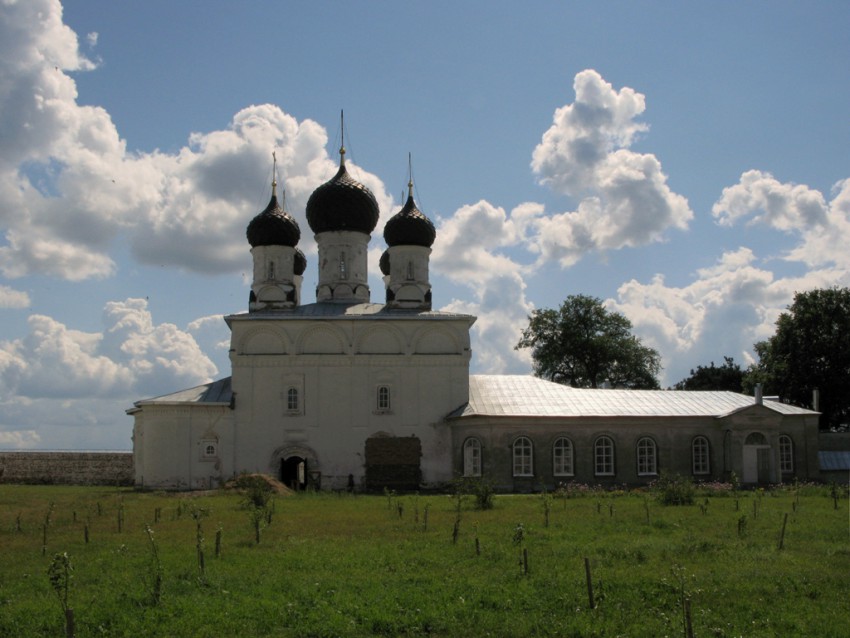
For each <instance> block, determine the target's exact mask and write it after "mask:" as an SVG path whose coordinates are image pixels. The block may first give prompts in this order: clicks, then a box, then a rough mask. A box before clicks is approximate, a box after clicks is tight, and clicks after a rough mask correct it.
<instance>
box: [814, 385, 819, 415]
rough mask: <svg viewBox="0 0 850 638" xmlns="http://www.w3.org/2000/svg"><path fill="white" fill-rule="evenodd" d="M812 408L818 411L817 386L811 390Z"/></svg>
mask: <svg viewBox="0 0 850 638" xmlns="http://www.w3.org/2000/svg"><path fill="white" fill-rule="evenodd" d="M812 410H814V411H815V412H820V390H818V389H817V388H815V389H814V390H812Z"/></svg>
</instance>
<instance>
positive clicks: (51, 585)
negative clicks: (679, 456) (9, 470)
mask: <svg viewBox="0 0 850 638" xmlns="http://www.w3.org/2000/svg"><path fill="white" fill-rule="evenodd" d="M243 501H244V496H242V495H239V494H236V493H232V492H228V493H225V492H220V493H207V494H203V495H190V494H162V493H153V492H136V491H132V490H127V489H115V488H79V487H48V486H44V487H39V486H8V485H5V486H0V636H3V637H6V636H9V637H27V636H64V635H65V631H66V629H65V616H64V614H63V607H62V601H63V598H65V596H66V594H67V606H68V607H70V608H72V609H73V614H74V620H75V629H76V635H77V636H78V637H87V636H133V637H138V636H210V637H221V636H299V637H302V636H304V637H306V636H371V635H382V636H420V635H434V636H465V637H467V638H471V637H474V636H633V637H640V636H651V637H653V638H657V637H660V636H685V637H686V636H688V635H689V634H688V627H687V624H688V622H687V620H688V619H687V617H686V613H685V611H684V610H685V608H686V606H689V608H690V624H691V626H692V630H691V632H692V633H691V635H694V636H697V637H699V638H702V637H708V636H783V637H789V636H817V637H821V638H823V637H829V636H834V637H839V636H842V637H846V636H850V603H848V591H850V527H848V503H847V497H846V494H845V495H843V496H842V498H841V500H840V501H838V502H837V509H836V508H835V504H834V501H833V498H831V497H830V495H829V491H828V489H826V488H822V487H820V488H818V487H805V488H799V489H796V490H795V489H786V490H782V491H772V492H743V493H736V494H734V495H725V496H708V497H705V496H702V495H700V496H698V498H697V501H696V503H695V504H694V505H689V506H662V505H660V504H659V503H658V502H657V501H656V500H654V498H653V496H652V495H651V494H646V493H635V492H630V493H590V494H585V495H581V496H573V497H571V498H561V497H558V496H551V495H550V496H542V495H528V496H506V495H500V496H497V497H496V500H495V507H494V508H493V509H491V510H487V511H477V510H474V509H473V508H472V505H473V503H472V501H471V500H470V501H464V502H463V503H462V504H461V509H460V511H459V514H458V509H457V500H456V499H454V498H453V497H452V496H448V495H427V496H426V495H403V496H394V495H385V496H362V495H356V496H352V495H343V496H337V495H295V496H287V497H282V496H276V497H275V498H274V500H273V502H272V503H273V511H272V512H271V522H270V523H267V520H266V518H265V515H264V516H261V517H258V518H253V514H252V511H251V510H250V509H249V508H246V506H245V505H244V503H243ZM547 508H548V510H549V513H548V525H547V524H546V510H547ZM48 519H49V521H48ZM256 520H260V542H259V543H257V542H256V528H255V525H254V522H255V521H256ZM46 521H48V524H47V525H46V531H45V522H46ZM458 521H459V522H458ZM783 525H784V526H785V532H784V535H783V534H782V529H783ZM146 526H149V529H150V533H148V531H146ZM86 536H87V537H88V540H86ZM217 537H218V540H219V541H220V542H219V547H220V555H219V556H218V557H217V556H216V544H217V542H216V541H217ZM780 543H781V544H782V547H781V548H780ZM199 550H200V551H199ZM57 553H58V554H62V553H67V555H68V557H69V560H70V565H71V567H72V571H71V572H70V576H71V578H70V581H69V582H68V583H67V590H66V589H65V584H66V583H65V582H64V572H63V570H62V569H61V566H62V564H61V562H56V563H55V566H56V567H57V568H60V569H58V571H57V572H56V575H55V579H54V580H53V581H51V579H50V578H49V577H48V569H49V568H50V566H51V564H52V563H54V556H55V555H56V554H57ZM524 556H525V557H527V567H526V563H524V560H523V557H524ZM201 558H202V559H203V560H202V561H201ZM585 559H587V563H586V562H585ZM201 563H202V564H203V569H202V568H201ZM586 564H587V565H588V566H589V569H590V575H591V580H590V582H591V585H592V589H593V597H594V606H593V607H591V605H590V596H589V591H588V580H587V572H586V569H585V565H586Z"/></svg>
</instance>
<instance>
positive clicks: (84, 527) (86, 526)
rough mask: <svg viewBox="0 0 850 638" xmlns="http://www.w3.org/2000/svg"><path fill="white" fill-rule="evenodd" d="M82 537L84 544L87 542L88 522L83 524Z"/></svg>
mask: <svg viewBox="0 0 850 638" xmlns="http://www.w3.org/2000/svg"><path fill="white" fill-rule="evenodd" d="M83 539H85V541H86V545H88V544H89V524H88V522H86V524H85V525H84V526H83Z"/></svg>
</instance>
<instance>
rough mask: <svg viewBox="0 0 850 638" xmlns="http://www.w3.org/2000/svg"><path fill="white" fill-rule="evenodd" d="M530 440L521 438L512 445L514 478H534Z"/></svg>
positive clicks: (525, 437)
mask: <svg viewBox="0 0 850 638" xmlns="http://www.w3.org/2000/svg"><path fill="white" fill-rule="evenodd" d="M532 455H533V448H532V446H531V439H529V438H528V437H527V436H521V437H519V438H518V439H517V440H516V441H514V444H513V459H514V476H534V471H533V469H532V467H533V466H532V460H533V458H532Z"/></svg>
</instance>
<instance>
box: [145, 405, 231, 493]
mask: <svg viewBox="0 0 850 638" xmlns="http://www.w3.org/2000/svg"><path fill="white" fill-rule="evenodd" d="M135 419H136V422H135V426H134V435H133V449H134V451H135V454H136V456H137V459H136V469H135V484H136V485H138V486H139V487H156V488H165V489H208V488H214V487H217V486H218V485H220V484H221V483H223V482H225V481H227V480H228V479H230V478H231V477H232V476H233V465H232V455H230V456H228V450H231V449H232V447H233V417H232V413H231V410H230V409H229V408H227V407H225V406H218V405H215V406H204V405H202V404H187V405H185V406H157V405H144V406H143V407H142V408H141V410H140V411H139V412H137V413H136V414H135ZM209 446H212V447H209Z"/></svg>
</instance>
